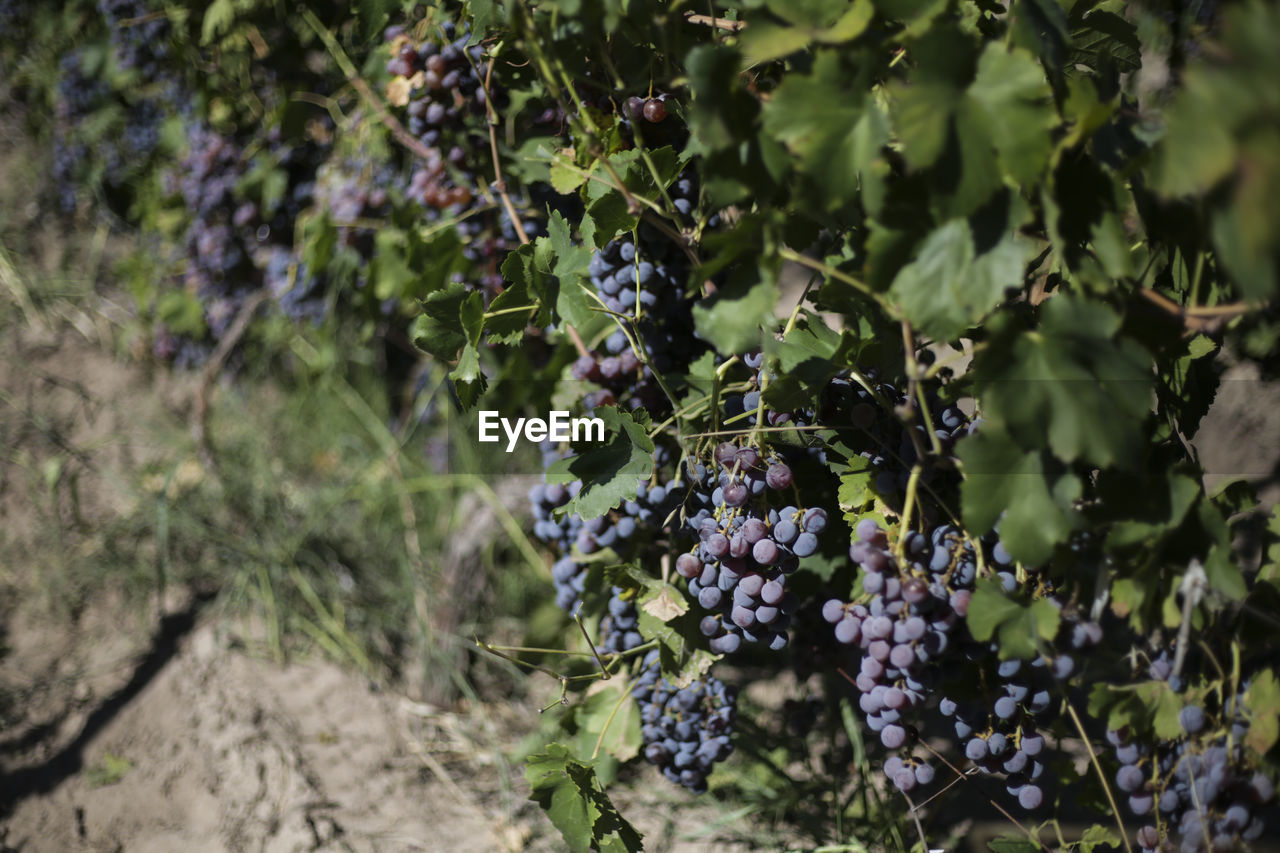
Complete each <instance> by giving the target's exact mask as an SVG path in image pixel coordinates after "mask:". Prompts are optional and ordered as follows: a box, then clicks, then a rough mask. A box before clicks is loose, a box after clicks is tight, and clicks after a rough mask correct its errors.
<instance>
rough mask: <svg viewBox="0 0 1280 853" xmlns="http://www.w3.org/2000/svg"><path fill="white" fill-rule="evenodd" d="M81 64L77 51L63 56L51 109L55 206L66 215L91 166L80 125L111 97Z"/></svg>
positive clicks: (109, 90)
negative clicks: (52, 119) (53, 127)
mask: <svg viewBox="0 0 1280 853" xmlns="http://www.w3.org/2000/svg"><path fill="white" fill-rule="evenodd" d="M83 62H84V57H83V56H82V55H81V53H80V52H79V51H71V52H70V53H67V54H64V55H63V57H62V60H61V62H60V68H59V70H60V76H59V78H58V99H57V103H56V105H55V106H54V120H55V127H56V128H57V133H56V135H55V137H54V142H53V180H54V186H55V187H56V188H57V191H58V204H59V206H60V207H61V208H62V209H63V210H64V211H68V212H69V211H71V210H73V209H74V208H75V206H76V188H77V186H78V185H79V183H80V181H81V179H82V178H83V177H84V176H85V174H86V170H87V168H88V167H89V166H90V165H91V154H92V152H91V149H90V147H89V145H88V143H87V142H86V141H85V140H84V138H83V136H82V134H81V133H80V127H81V124H82V122H84V121H85V119H87V118H88V117H89V116H90V115H91V114H92V113H93V112H94V111H95V110H97V109H99V108H100V107H101V106H102V104H103V103H104V102H105V100H106V99H107V98H109V97H110V96H111V87H110V86H108V85H107V83H106V82H105V81H104V80H103V79H101V75H94V74H89V73H87V72H86V71H85V70H84V67H83Z"/></svg>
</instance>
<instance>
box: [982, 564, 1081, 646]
mask: <svg viewBox="0 0 1280 853" xmlns="http://www.w3.org/2000/svg"><path fill="white" fill-rule="evenodd" d="M967 621H968V624H969V630H970V631H972V632H973V637H974V639H975V640H978V641H979V642H984V643H985V642H988V641H989V640H991V638H992V637H996V639H997V642H998V644H999V647H1000V657H1001V658H1024V659H1025V658H1030V657H1032V656H1034V655H1035V654H1036V652H1037V651H1038V649H1039V648H1040V647H1041V646H1043V644H1044V643H1045V642H1048V641H1049V640H1052V639H1053V638H1054V637H1055V636H1057V633H1058V622H1059V610H1058V608H1057V607H1054V606H1053V604H1051V603H1050V602H1049V601H1048V600H1046V599H1043V598H1041V599H1037V600H1035V601H1033V602H1031V604H1029V605H1022V604H1019V603H1018V602H1016V601H1013V600H1012V599H1010V598H1009V597H1007V596H1006V595H1005V594H1004V590H1003V589H1002V588H1001V586H1000V581H999V579H997V578H983V579H982V580H980V581H978V583H977V585H976V586H975V587H974V591H973V600H972V601H971V602H970V603H969V615H968V617H967Z"/></svg>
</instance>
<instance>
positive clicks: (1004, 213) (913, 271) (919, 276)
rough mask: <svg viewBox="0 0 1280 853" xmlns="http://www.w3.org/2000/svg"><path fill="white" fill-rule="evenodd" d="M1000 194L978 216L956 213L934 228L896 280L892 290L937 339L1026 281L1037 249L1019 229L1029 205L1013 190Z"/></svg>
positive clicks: (949, 336)
mask: <svg viewBox="0 0 1280 853" xmlns="http://www.w3.org/2000/svg"><path fill="white" fill-rule="evenodd" d="M1001 200H1002V203H1001V204H997V205H993V206H991V207H989V208H988V209H987V210H985V211H984V212H983V213H982V214H980V215H978V216H975V217H974V219H973V220H963V219H953V220H951V221H950V222H947V223H945V224H944V225H942V226H941V227H939V228H938V229H936V230H935V231H933V233H931V234H930V235H929V236H928V237H926V238H925V239H924V242H923V243H921V244H920V247H919V248H918V249H917V251H916V257H915V260H913V261H912V262H911V263H909V264H907V265H906V266H905V267H903V268H902V269H901V270H899V271H898V274H897V276H896V277H895V278H894V280H893V285H892V286H891V287H890V289H889V295H890V296H892V297H893V298H894V299H895V300H896V301H897V302H898V304H900V305H901V306H902V310H903V313H905V314H906V316H907V319H908V320H910V321H911V323H912V325H914V326H916V327H918V328H919V329H920V330H921V331H923V332H924V333H925V334H927V335H929V336H930V337H932V338H934V339H935V340H942V341H949V340H954V339H955V338H957V337H959V336H960V334H961V332H963V331H964V330H965V329H967V328H969V327H970V326H972V325H974V324H975V323H977V322H978V321H979V320H980V319H982V317H983V316H984V315H986V313H987V312H988V311H990V310H991V309H992V308H994V307H995V306H996V305H997V304H998V303H999V302H1000V301H1001V300H1002V299H1003V298H1004V294H1005V290H1006V289H1007V288H1010V287H1018V286H1020V285H1021V284H1022V277H1023V272H1024V270H1025V268H1026V264H1027V261H1028V260H1030V258H1031V255H1032V253H1033V251H1034V245H1033V244H1032V242H1031V241H1030V240H1028V239H1026V238H1024V237H1022V236H1021V235H1019V234H1018V233H1017V228H1018V226H1019V225H1021V224H1022V221H1023V220H1024V219H1025V217H1026V212H1027V209H1026V205H1025V203H1023V201H1022V200H1021V198H1019V197H1018V196H1015V195H1013V194H1011V193H1004V194H1002V195H1001ZM993 233H994V234H999V235H1001V236H1000V238H999V240H998V242H994V244H992V241H991V238H990V237H987V236H986V235H989V234H993ZM979 235H982V236H979ZM980 242H981V243H986V245H978V244H979V243H980Z"/></svg>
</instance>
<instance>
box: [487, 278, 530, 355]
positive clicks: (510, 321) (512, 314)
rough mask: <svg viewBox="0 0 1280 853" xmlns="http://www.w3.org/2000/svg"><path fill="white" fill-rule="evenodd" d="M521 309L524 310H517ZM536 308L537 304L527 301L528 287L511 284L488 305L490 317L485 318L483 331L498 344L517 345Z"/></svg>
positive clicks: (521, 284) (522, 284) (522, 283)
mask: <svg viewBox="0 0 1280 853" xmlns="http://www.w3.org/2000/svg"><path fill="white" fill-rule="evenodd" d="M521 308H523V309H525V310H523V311H522V310H519V309H521ZM538 308H539V304H538V303H537V302H531V301H530V300H529V293H528V287H527V286H526V285H525V284H524V282H520V283H518V284H513V285H511V286H510V287H508V288H507V289H506V290H504V291H502V292H501V293H499V294H498V295H497V296H495V297H494V299H493V302H491V303H490V304H489V312H488V313H489V314H490V316H488V317H486V318H485V321H484V328H485V331H486V332H488V333H489V335H490V336H491V337H492V338H493V339H496V340H497V341H499V342H500V343H504V344H509V345H514V344H518V343H520V341H521V340H522V339H523V338H524V331H525V329H526V328H527V327H528V325H529V322H530V321H531V320H532V319H533V317H534V315H535V313H536V312H537V310H538Z"/></svg>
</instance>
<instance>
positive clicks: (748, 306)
mask: <svg viewBox="0 0 1280 853" xmlns="http://www.w3.org/2000/svg"><path fill="white" fill-rule="evenodd" d="M777 302H778V279H777V275H776V272H775V270H774V268H773V267H772V266H770V265H765V264H761V265H760V266H759V267H757V268H756V269H754V270H753V269H751V268H749V267H741V268H739V269H737V270H735V271H734V272H733V273H732V274H731V276H730V278H729V281H728V282H727V283H726V284H725V285H724V286H723V287H721V288H720V289H719V290H717V291H716V293H715V294H714V295H712V296H711V297H710V298H707V299H701V300H699V301H698V302H697V303H695V304H694V306H693V323H694V328H696V329H697V330H698V334H699V335H700V336H701V337H702V339H703V340H705V341H707V342H708V343H710V344H711V345H712V346H713V347H715V349H716V351H717V352H719V353H720V354H721V355H730V354H737V353H744V352H747V351H748V350H751V349H755V348H756V347H758V346H760V330H761V328H763V327H766V326H768V325H770V324H771V323H772V321H773V309H774V306H775V305H776V304H777Z"/></svg>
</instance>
